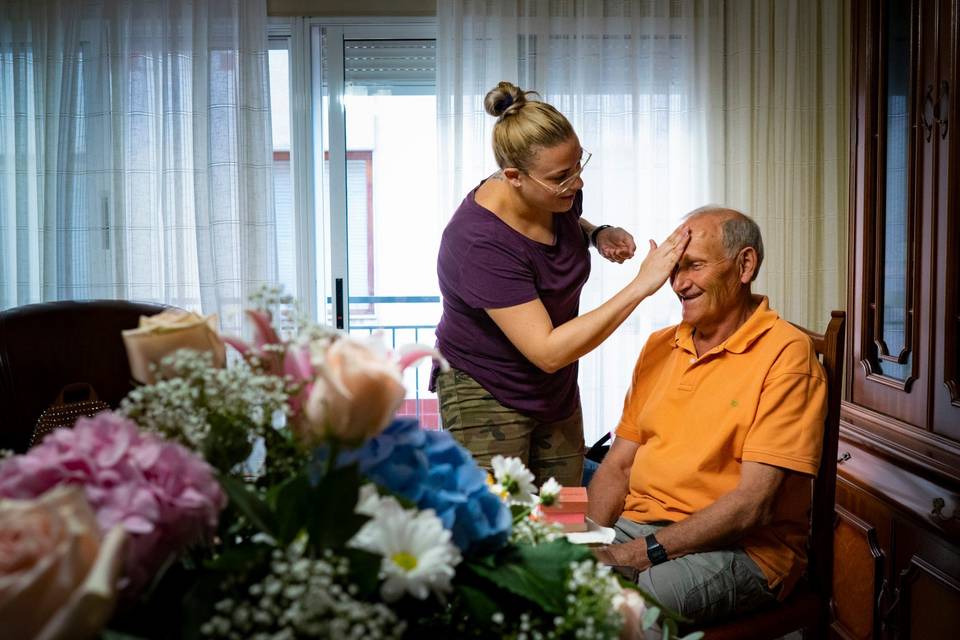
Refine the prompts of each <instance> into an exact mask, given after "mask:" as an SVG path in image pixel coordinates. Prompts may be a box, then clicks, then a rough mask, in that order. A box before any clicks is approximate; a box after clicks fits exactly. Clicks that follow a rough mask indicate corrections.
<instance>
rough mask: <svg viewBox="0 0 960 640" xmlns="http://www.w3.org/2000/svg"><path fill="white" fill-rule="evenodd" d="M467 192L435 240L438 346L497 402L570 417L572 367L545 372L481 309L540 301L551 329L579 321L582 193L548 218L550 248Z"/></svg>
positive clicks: (584, 251)
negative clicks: (550, 221)
mask: <svg viewBox="0 0 960 640" xmlns="http://www.w3.org/2000/svg"><path fill="white" fill-rule="evenodd" d="M476 191H477V190H476V189H474V190H473V191H471V192H470V193H469V194H467V197H466V198H464V200H463V202H462V203H461V204H460V206H459V207H458V208H457V211H456V213H454V214H453V218H451V219H450V222H449V223H448V224H447V228H446V229H445V230H444V232H443V238H442V239H441V241H440V255H439V257H438V258H437V273H438V275H439V277H440V293H441V294H442V295H443V316H442V317H441V318H440V323H439V325H438V326H437V347H438V348H439V350H440V352H441V353H442V354H443V355H444V357H446V358H447V360H449V361H450V364H451V366H453V367H456V368H457V369H460V370H461V371H464V372H465V373H467V374H469V375H470V376H471V377H472V378H473V379H474V380H476V381H477V382H479V383H480V385H482V386H483V387H484V388H485V389H486V390H487V391H489V392H490V394H491V395H493V397H494V398H496V399H497V401H498V402H500V404H502V405H504V406H506V407H509V408H511V409H514V410H516V411H519V412H521V413H523V414H526V415H528V416H530V417H532V418H534V419H536V420H541V421H544V422H553V421H556V420H563V419H564V418H568V417H570V415H572V414H573V412H574V411H575V410H576V408H577V406H578V405H579V403H580V391H579V389H578V388H577V363H576V362H574V363H573V364H570V365H567V366H566V367H564V368H563V369H560V370H559V371H557V372H556V373H552V374H551V373H545V372H543V371H542V370H540V369H539V368H537V367H536V365H534V364H533V363H531V362H530V361H529V360H527V358H526V357H525V356H524V355H523V354H522V353H520V351H519V350H518V349H517V348H516V347H515V346H513V343H511V342H510V340H509V339H507V337H506V336H505V335H504V334H503V332H502V331H501V330H500V328H499V327H498V326H497V325H496V323H495V322H494V321H493V320H492V319H491V318H490V316H489V315H487V312H486V311H484V310H485V309H498V308H502V307H512V306H515V305H518V304H522V303H524V302H530V301H531V300H534V299H536V298H540V300H541V301H543V306H544V307H546V309H547V313H548V314H549V315H550V319H551V320H553V326H555V327H557V326H560V325H561V324H563V323H564V322H567V321H568V320H571V319H573V318H575V317H577V314H578V313H579V311H580V291H581V289H583V285H584V283H585V282H586V281H587V277H588V276H589V275H590V256H589V251H588V249H589V246H588V245H589V243H588V240H587V238H586V236H585V235H584V233H583V231H582V230H581V228H580V214H581V212H582V211H583V193H582V192H578V193H577V195H576V197H575V198H574V201H573V206H572V207H571V208H570V210H569V211H567V212H566V213H558V214H556V215H555V216H554V235H555V241H554V244H553V245H547V244H543V243H541V242H537V241H536V240H531V239H530V238H528V237H526V236H524V235H523V234H521V233H519V232H517V231H515V230H514V229H513V228H511V227H510V226H509V225H507V224H506V223H505V222H503V221H502V220H501V219H500V218H498V217H497V216H496V215H495V214H494V213H493V212H491V211H489V210H488V209H485V208H483V207H482V206H480V205H479V204H477V203H476V200H475V199H474V197H475V195H476Z"/></svg>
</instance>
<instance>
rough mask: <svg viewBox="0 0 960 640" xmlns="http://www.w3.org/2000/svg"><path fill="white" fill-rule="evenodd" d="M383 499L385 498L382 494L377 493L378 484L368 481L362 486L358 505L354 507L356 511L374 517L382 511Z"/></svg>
mask: <svg viewBox="0 0 960 640" xmlns="http://www.w3.org/2000/svg"><path fill="white" fill-rule="evenodd" d="M382 501H383V499H382V498H381V497H380V494H379V493H377V487H376V485H375V484H373V483H372V482H368V483H367V484H365V485H363V486H362V487H360V495H359V496H357V506H356V507H354V511H356V512H357V513H359V514H361V515H364V516H370V517H371V518H372V517H374V516H375V515H377V512H378V511H380V503H381V502H382Z"/></svg>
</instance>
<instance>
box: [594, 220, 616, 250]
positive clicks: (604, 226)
mask: <svg viewBox="0 0 960 640" xmlns="http://www.w3.org/2000/svg"><path fill="white" fill-rule="evenodd" d="M612 226H613V225H610V224H601V225H599V226H596V227H594V228H593V231H591V232H590V244H592V245H593V246H594V247H596V246H597V236H599V235H600V232H601V231H603V230H604V229H609V228H610V227H612Z"/></svg>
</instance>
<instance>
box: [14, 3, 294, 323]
mask: <svg viewBox="0 0 960 640" xmlns="http://www.w3.org/2000/svg"><path fill="white" fill-rule="evenodd" d="M269 104H270V103H269V83H268V71H267V36H266V3H264V2H246V1H243V0H211V1H209V2H206V1H203V2H201V1H197V2H189V1H175V0H153V1H149V0H148V1H139V0H93V1H91V0H84V1H82V2H74V1H72V0H60V1H57V0H27V1H24V2H21V1H19V0H14V1H12V2H11V1H5V2H4V3H3V4H2V6H0V308H6V307H11V306H16V305H19V304H25V303H30V302H37V301H41V300H54V299H67V298H73V299H76V298H101V297H105V298H129V299H138V300H154V301H161V302H165V303H169V304H174V305H177V306H181V307H186V308H191V309H198V310H202V311H204V312H207V313H210V312H217V313H219V314H220V316H221V324H222V326H223V328H224V329H226V330H228V331H237V330H238V329H239V324H240V309H241V307H242V305H243V304H244V303H245V301H246V298H247V295H248V294H249V293H250V291H251V290H253V289H255V288H256V287H258V286H259V285H260V284H262V283H264V282H273V281H274V280H275V278H276V270H277V267H276V263H277V257H276V244H275V239H274V216H273V197H272V183H271V174H270V158H271V155H270V154H271V143H270V113H269Z"/></svg>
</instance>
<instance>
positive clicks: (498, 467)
mask: <svg viewBox="0 0 960 640" xmlns="http://www.w3.org/2000/svg"><path fill="white" fill-rule="evenodd" d="M490 464H491V466H492V467H493V475H494V476H495V477H496V479H497V484H499V485H500V486H501V487H503V489H504V490H505V491H506V492H507V494H508V495H509V496H510V498H509V502H510V503H511V504H530V503H532V502H533V501H534V500H533V496H534V494H535V493H536V492H537V488H536V487H535V486H534V485H533V474H532V473H530V470H529V469H527V468H526V467H525V466H523V462H521V461H520V458H515V457H510V458H505V457H503V456H494V457H493V460H491V461H490Z"/></svg>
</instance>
